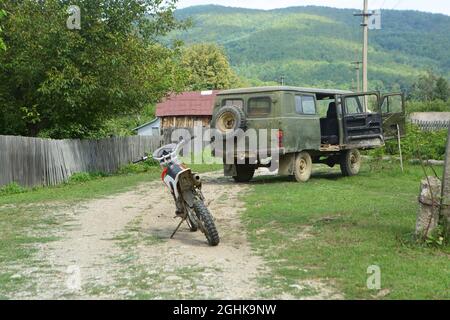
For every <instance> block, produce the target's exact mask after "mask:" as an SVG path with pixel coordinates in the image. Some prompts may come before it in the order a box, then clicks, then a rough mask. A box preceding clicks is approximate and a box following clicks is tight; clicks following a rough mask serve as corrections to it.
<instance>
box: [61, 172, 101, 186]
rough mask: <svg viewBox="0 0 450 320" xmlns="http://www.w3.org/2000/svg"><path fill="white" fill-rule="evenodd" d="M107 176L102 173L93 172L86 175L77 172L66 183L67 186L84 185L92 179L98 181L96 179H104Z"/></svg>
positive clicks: (85, 173)
mask: <svg viewBox="0 0 450 320" xmlns="http://www.w3.org/2000/svg"><path fill="white" fill-rule="evenodd" d="M106 176H108V175H107V174H105V173H102V172H93V173H88V172H79V173H74V174H73V175H72V176H71V177H70V178H69V181H68V182H67V183H69V184H73V183H84V182H88V181H91V180H94V179H98V178H102V177H106Z"/></svg>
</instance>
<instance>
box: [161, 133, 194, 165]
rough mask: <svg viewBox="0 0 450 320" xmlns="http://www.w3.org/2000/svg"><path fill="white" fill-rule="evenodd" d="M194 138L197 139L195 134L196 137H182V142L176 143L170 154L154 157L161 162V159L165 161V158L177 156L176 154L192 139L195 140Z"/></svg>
mask: <svg viewBox="0 0 450 320" xmlns="http://www.w3.org/2000/svg"><path fill="white" fill-rule="evenodd" d="M194 139H195V136H194V137H191V138H190V139H189V140H184V139H181V140H180V142H178V144H177V145H176V147H175V148H174V149H173V151H172V152H171V153H170V154H166V155H164V156H162V157H160V158H154V159H155V160H156V161H159V162H161V161H163V160H165V159H169V158H172V157H174V156H176V155H177V154H178V153H179V152H180V151H181V148H182V147H183V146H184V145H185V144H187V143H189V142H190V141H192V140H194Z"/></svg>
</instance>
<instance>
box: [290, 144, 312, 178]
mask: <svg viewBox="0 0 450 320" xmlns="http://www.w3.org/2000/svg"><path fill="white" fill-rule="evenodd" d="M311 173H312V159H311V155H310V154H309V153H308V152H306V151H303V152H300V153H299V154H297V155H296V157H295V161H294V177H295V180H297V182H306V181H308V180H309V178H311Z"/></svg>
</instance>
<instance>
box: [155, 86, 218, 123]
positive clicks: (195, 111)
mask: <svg viewBox="0 0 450 320" xmlns="http://www.w3.org/2000/svg"><path fill="white" fill-rule="evenodd" d="M218 92H219V91H218V90H214V91H201V92H200V91H198V92H184V93H181V94H178V95H171V96H169V97H167V98H166V99H165V100H164V101H163V102H161V103H159V104H157V105H156V116H157V117H170V116H172V117H173V116H212V112H213V108H214V101H215V99H216V95H217V93H218Z"/></svg>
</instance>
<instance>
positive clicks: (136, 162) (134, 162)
mask: <svg viewBox="0 0 450 320" xmlns="http://www.w3.org/2000/svg"><path fill="white" fill-rule="evenodd" d="M147 160H148V157H147V156H146V157H142V158H141V159H139V160H136V161H133V164H138V163H140V162H144V161H147Z"/></svg>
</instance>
